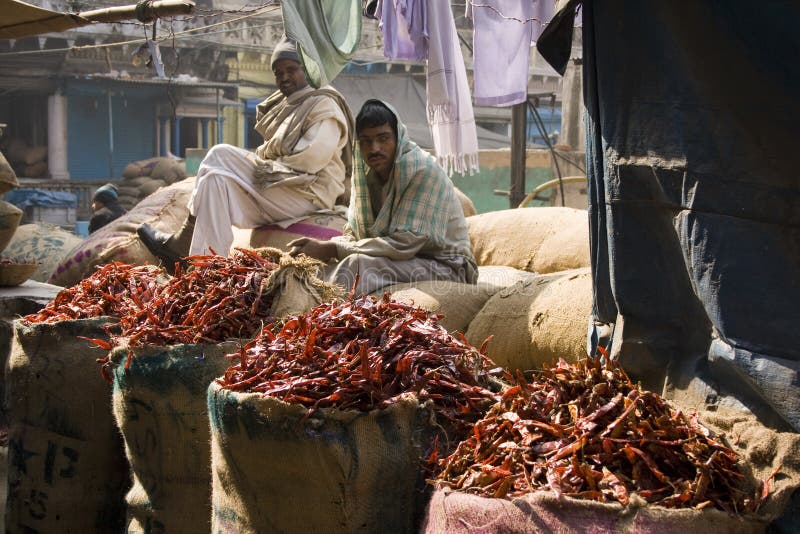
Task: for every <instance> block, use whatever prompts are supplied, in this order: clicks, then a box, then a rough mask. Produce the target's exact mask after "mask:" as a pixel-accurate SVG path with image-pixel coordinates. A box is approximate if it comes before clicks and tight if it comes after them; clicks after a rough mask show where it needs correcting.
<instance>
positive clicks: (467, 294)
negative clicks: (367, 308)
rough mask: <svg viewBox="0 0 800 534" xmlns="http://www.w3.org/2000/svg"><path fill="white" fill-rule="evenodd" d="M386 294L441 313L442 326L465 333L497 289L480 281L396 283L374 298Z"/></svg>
mask: <svg viewBox="0 0 800 534" xmlns="http://www.w3.org/2000/svg"><path fill="white" fill-rule="evenodd" d="M385 291H388V292H390V293H391V294H392V300H396V301H398V302H404V303H406V304H413V305H415V306H419V307H420V308H423V309H425V310H428V311H429V312H433V313H438V314H441V315H442V316H443V317H442V320H441V321H440V324H441V325H442V326H444V327H445V328H446V329H447V330H449V331H451V332H452V331H454V330H458V331H459V332H465V331H466V330H467V327H468V326H469V323H470V322H472V319H473V318H474V317H475V315H476V314H477V313H478V312H479V311H480V310H481V308H483V306H484V305H485V304H486V301H487V300H489V297H491V296H492V295H493V294H494V293H495V292H496V289H495V288H494V287H493V286H491V285H488V284H483V283H481V282H480V281H478V283H477V284H462V283H459V282H447V281H441V280H438V281H437V280H428V281H425V282H412V283H407V284H396V285H393V286H389V287H385V288H382V289H380V290H378V291H375V292H374V293H373V295H375V296H376V297H380V296H381V295H383V293H384V292H385Z"/></svg>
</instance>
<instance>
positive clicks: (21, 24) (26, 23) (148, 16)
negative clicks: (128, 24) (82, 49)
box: [0, 0, 194, 39]
mask: <svg viewBox="0 0 800 534" xmlns="http://www.w3.org/2000/svg"><path fill="white" fill-rule="evenodd" d="M193 10H194V2H193V1H192V0H157V1H156V2H153V3H149V2H148V3H143V2H140V3H138V4H134V5H128V6H117V7H108V8H103V9H93V10H91V11H82V12H81V13H59V12H57V11H50V10H48V9H42V8H40V7H36V6H33V5H31V4H26V3H25V2H19V1H18V0H0V13H2V14H3V15H2V17H3V18H2V20H0V39H19V38H20V37H30V36H33V35H40V34H42V33H51V32H63V31H65V30H70V29H72V28H77V27H79V26H86V25H88V24H92V23H93V22H121V21H123V20H132V19H137V20H139V21H140V22H149V21H150V20H153V19H155V18H159V17H170V16H176V15H188V14H189V13H191V12H192V11H193Z"/></svg>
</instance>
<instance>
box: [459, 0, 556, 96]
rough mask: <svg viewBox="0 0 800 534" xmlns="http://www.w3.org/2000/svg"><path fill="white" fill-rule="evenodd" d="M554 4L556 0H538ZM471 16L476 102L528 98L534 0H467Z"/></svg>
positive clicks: (540, 2) (534, 24)
mask: <svg viewBox="0 0 800 534" xmlns="http://www.w3.org/2000/svg"><path fill="white" fill-rule="evenodd" d="M536 3H537V4H543V3H547V4H551V6H550V9H551V11H552V3H553V0H539V1H537V2H536ZM466 15H467V16H468V17H469V16H471V17H472V21H473V25H474V28H475V29H474V31H473V34H472V42H473V46H472V50H473V69H474V85H475V104H477V105H479V106H512V105H514V104H519V103H520V102H525V101H526V100H527V98H528V61H529V59H530V53H531V52H530V48H531V40H532V38H533V33H534V28H536V29H537V30H538V29H539V22H538V20H533V19H534V3H533V1H532V0H527V1H525V0H483V1H482V2H481V3H480V4H477V5H474V6H473V4H472V3H470V2H467V12H466Z"/></svg>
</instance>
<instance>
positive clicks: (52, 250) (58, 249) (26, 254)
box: [3, 223, 83, 282]
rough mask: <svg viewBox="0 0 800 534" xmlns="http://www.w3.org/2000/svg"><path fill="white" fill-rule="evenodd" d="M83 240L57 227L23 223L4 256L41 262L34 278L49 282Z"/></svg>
mask: <svg viewBox="0 0 800 534" xmlns="http://www.w3.org/2000/svg"><path fill="white" fill-rule="evenodd" d="M81 241H83V239H82V238H80V237H78V236H76V235H75V234H73V233H72V232H68V231H66V230H64V229H63V228H61V227H59V226H55V225H53V224H47V223H37V224H23V225H22V226H20V227H19V228H17V231H16V232H14V235H13V237H12V238H11V242H10V243H9V244H8V246H7V247H6V249H5V250H4V251H3V255H4V256H7V257H9V258H13V259H15V260H17V261H20V262H35V263H38V264H39V268H38V269H36V271H35V272H34V273H33V274H32V275H31V277H30V278H31V280H36V281H37V282H46V281H47V279H48V278H50V275H51V274H52V273H53V271H55V269H56V267H58V264H59V263H60V262H61V260H62V259H63V258H64V256H66V255H67V253H68V252H69V251H70V250H72V249H73V248H75V247H76V246H78V244H80V243H81Z"/></svg>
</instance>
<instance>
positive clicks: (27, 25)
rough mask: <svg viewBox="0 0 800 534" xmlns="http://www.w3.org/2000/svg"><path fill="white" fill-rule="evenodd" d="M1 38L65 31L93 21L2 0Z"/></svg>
mask: <svg viewBox="0 0 800 534" xmlns="http://www.w3.org/2000/svg"><path fill="white" fill-rule="evenodd" d="M0 13H2V14H3V16H2V18H0V39H19V38H20V37H29V36H31V35H39V34H41V33H50V32H63V31H64V30H69V29H72V28H77V27H79V26H86V25H87V24H91V21H89V20H88V19H85V18H83V17H80V16H78V15H74V14H71V13H58V12H57V11H50V10H49V9H42V8H40V7H36V6H34V5H31V4H26V3H25V2H19V1H18V0H0Z"/></svg>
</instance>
